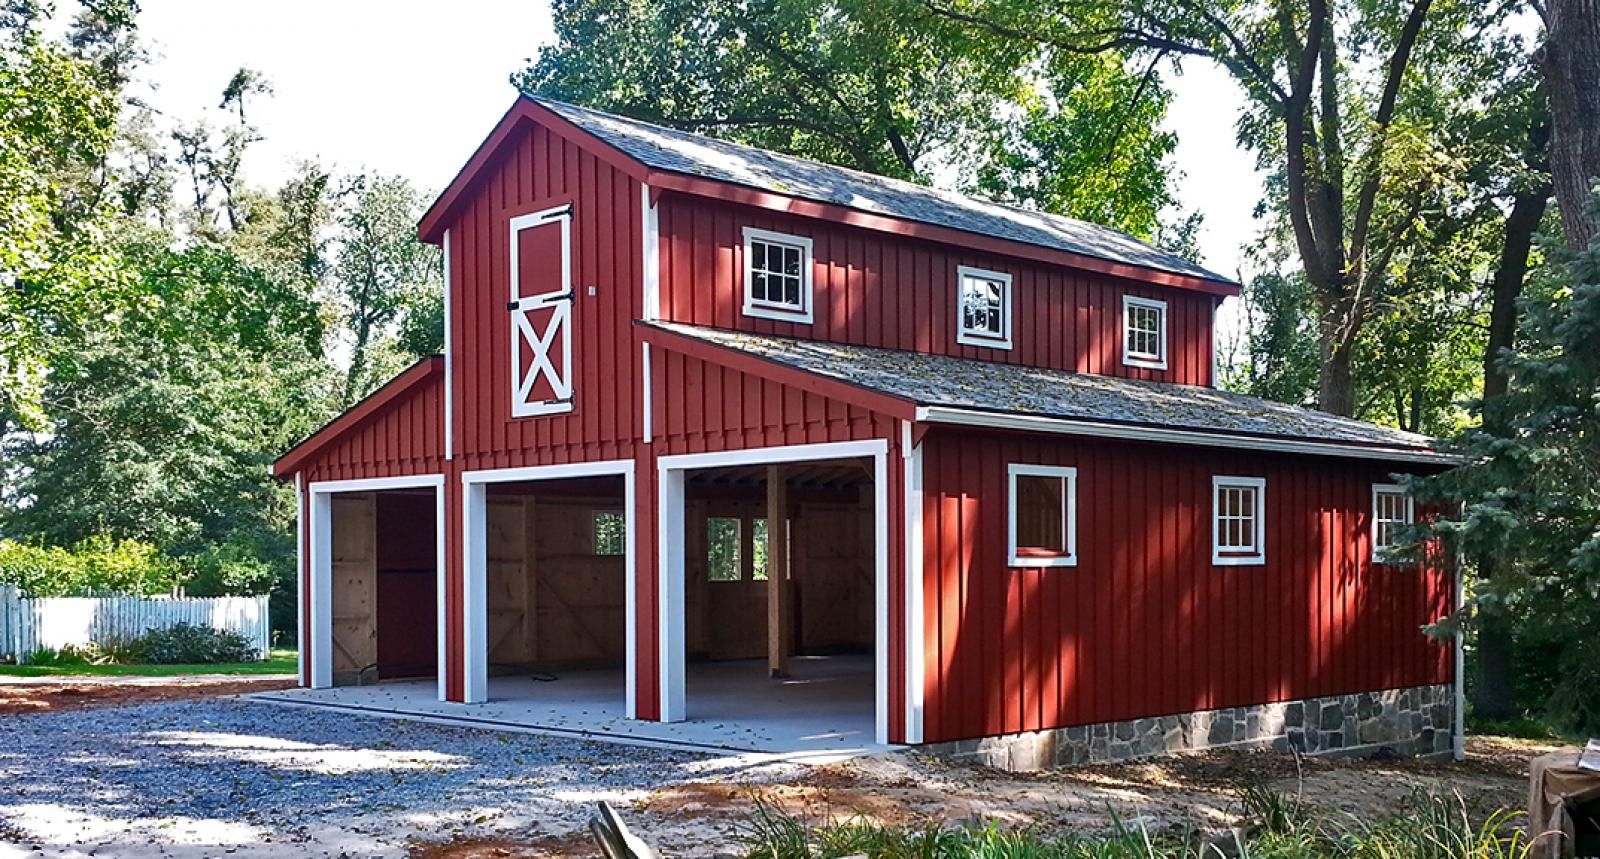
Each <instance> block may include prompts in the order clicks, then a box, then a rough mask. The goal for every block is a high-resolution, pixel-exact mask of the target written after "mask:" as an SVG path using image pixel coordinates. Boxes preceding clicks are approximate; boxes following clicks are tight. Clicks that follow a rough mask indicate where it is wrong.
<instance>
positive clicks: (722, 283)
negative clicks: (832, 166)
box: [660, 194, 1218, 385]
mask: <svg viewBox="0 0 1600 859" xmlns="http://www.w3.org/2000/svg"><path fill="white" fill-rule="evenodd" d="M747 226H752V227H759V228H761V229H767V230H776V231H778V232H784V233H792V234H795V235H802V236H809V237H810V238H811V239H812V241H813V252H814V256H815V261H816V264H815V268H814V269H813V287H812V288H813V297H812V306H813V313H814V319H815V322H813V323H812V324H810V325H804V324H796V323H792V322H778V321H774V320H770V319H763V318H758V317H748V316H745V315H744V314H743V312H742V305H743V296H744V292H743V290H744V268H743V265H744V264H743V255H744V233H743V230H744V228H745V227H747ZM660 233H661V245H662V256H661V293H662V297H663V304H664V309H663V315H664V317H665V318H667V319H670V320H672V321H676V322H687V323H693V324H696V325H709V326H714V327H718V328H734V329H739V330H743V331H752V332H756V333H760V334H776V335H779V336H785V337H801V338H810V339H818V340H831V341H837V342H842V343H853V344H861V345H868V346H884V347H888V348H892V349H906V350H913V351H918V352H932V353H936V354H943V355H954V356H957V357H962V358H977V359H982V360H989V361H997V362H1001V363H1008V364H1021V365H1026V366H1034V367H1049V368H1052V369H1060V370H1069V371H1073V372H1080V373H1100V374H1104V375H1108V376H1119V377H1126V378H1134V379H1147V380H1153V381H1163V382H1177V383H1181V384H1191V385H1209V384H1211V369H1212V367H1211V348H1212V344H1211V321H1212V314H1213V310H1214V308H1215V303H1216V302H1217V301H1218V299H1217V298H1216V297H1214V296H1211V295H1205V294H1201V293H1196V292H1193V291H1189V290H1183V289H1173V288H1166V287H1160V286H1152V285H1148V284H1140V283H1136V282H1133V281H1127V280H1122V279H1119V278H1114V277H1109V276H1106V275H1100V274H1094V273H1091V272H1082V271H1076V270H1072V269H1066V268H1062V267H1059V266H1050V265H1044V264H1040V263H1036V262H1029V261H1025V260H1020V259H1015V258H1009V257H1002V256H997V255H994V254H987V253H979V252H974V251H970V250H966V249H962V248H959V247H954V246H950V245H943V244H939V243H936V242H930V241H926V240H921V239H913V238H907V237H895V236H889V235H886V234H884V233H880V232H875V231H871V230H865V229H861V228H856V227H849V226H844V225H841V224H836V223H830V222H826V221H819V220H814V219H808V218H801V217H794V216H786V215H781V214H776V213H773V212H769V211H765V210H761V209H756V208H752V207H743V206H737V205H734V204H730V203H722V202H715V201H710V200H705V199H702V198H695V197H686V196H683V195H678V194H665V195H663V196H662V198H661V204H660ZM960 265H969V266H976V267H979V268H985V269H992V270H995V271H1002V272H1007V273H1009V274H1011V275H1012V286H1011V291H1012V296H1011V297H1012V306H1013V310H1012V344H1013V348H1012V349H1010V350H1003V349H986V348H981V347H975V346H967V345H963V344H959V343H957V342H956V318H955V307H956V293H955V290H956V267H957V266H960ZM1124 294H1131V295H1137V296H1143V297H1146V298H1156V299H1161V300H1164V301H1166V302H1167V330H1168V333H1167V337H1168V343H1167V348H1168V360H1167V369H1166V370H1149V369H1143V368H1139V367H1127V366H1124V365H1123V363H1122V351H1121V349H1122V341H1121V335H1122V328H1121V324H1122V323H1121V319H1122V315H1121V314H1122V296H1123V295H1124Z"/></svg>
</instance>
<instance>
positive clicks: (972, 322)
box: [956, 266, 1011, 349]
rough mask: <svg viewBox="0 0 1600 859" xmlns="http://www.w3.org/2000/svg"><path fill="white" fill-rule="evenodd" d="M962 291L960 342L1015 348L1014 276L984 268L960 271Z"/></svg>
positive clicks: (962, 269) (960, 298) (960, 289)
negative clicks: (1012, 280) (1012, 277)
mask: <svg viewBox="0 0 1600 859" xmlns="http://www.w3.org/2000/svg"><path fill="white" fill-rule="evenodd" d="M956 279H957V280H958V281H959V288H958V289H957V292H956V295H957V300H958V301H959V302H960V306H959V307H958V308H957V313H956V317H957V320H958V322H957V325H958V328H957V330H956V342H957V343H964V344H966V345H968V346H986V347H988V348H990V349H1010V348H1011V275H1009V274H1005V273H1003V272H998V271H987V270H985V269H981V268H970V267H968V266H960V267H958V268H957V269H956Z"/></svg>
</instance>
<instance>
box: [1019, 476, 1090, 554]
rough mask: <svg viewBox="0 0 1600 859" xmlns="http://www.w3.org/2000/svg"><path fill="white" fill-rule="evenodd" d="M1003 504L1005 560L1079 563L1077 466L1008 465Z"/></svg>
mask: <svg viewBox="0 0 1600 859" xmlns="http://www.w3.org/2000/svg"><path fill="white" fill-rule="evenodd" d="M1006 471H1007V475H1006V476H1007V483H1008V484H1009V485H1010V490H1009V492H1008V495H1009V496H1010V497H1009V498H1008V499H1007V502H1008V503H1007V507H1006V532H1007V535H1006V536H1007V539H1006V546H1007V559H1006V560H1007V563H1008V564H1009V565H1010V566H1013V567H1071V566H1076V565H1077V563H1078V521H1077V520H1078V470H1077V469H1076V468H1063V467H1060V466H1053V465H1011V466H1009V467H1008V468H1007V469H1006Z"/></svg>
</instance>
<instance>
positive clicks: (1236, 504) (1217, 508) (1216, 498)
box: [1211, 475, 1267, 566]
mask: <svg viewBox="0 0 1600 859" xmlns="http://www.w3.org/2000/svg"><path fill="white" fill-rule="evenodd" d="M1266 500H1267V481H1266V479H1264V478H1261V477H1223V476H1220V475H1219V476H1216V477H1213V478H1211V563H1213V564H1220V565H1224V566H1239V565H1248V564H1264V563H1266V562H1267V513H1266V510H1265V504H1266Z"/></svg>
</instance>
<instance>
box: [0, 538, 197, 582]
mask: <svg viewBox="0 0 1600 859" xmlns="http://www.w3.org/2000/svg"><path fill="white" fill-rule="evenodd" d="M181 575H182V570H181V569H180V567H179V565H178V563H177V562H176V561H174V560H173V559H172V558H170V557H168V556H167V555H166V554H164V553H163V552H162V551H161V550H160V549H157V548H156V547H155V546H153V545H151V544H149V543H143V542H140V541H138V540H112V539H110V538H109V537H94V538H91V539H88V540H84V541H83V542H81V543H79V544H77V545H76V546H73V547H72V548H70V549H65V548H62V547H60V546H41V545H35V544H32V543H18V542H16V541H14V540H0V583H3V584H13V585H16V586H17V587H18V588H20V589H21V590H22V591H23V592H25V593H27V594H29V595H31V596H41V597H50V596H73V595H83V594H92V593H103V592H106V591H116V592H120V593H131V594H152V593H157V594H158V593H165V592H168V591H171V590H172V589H173V587H174V586H176V585H177V583H178V582H179V580H180V578H181Z"/></svg>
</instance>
